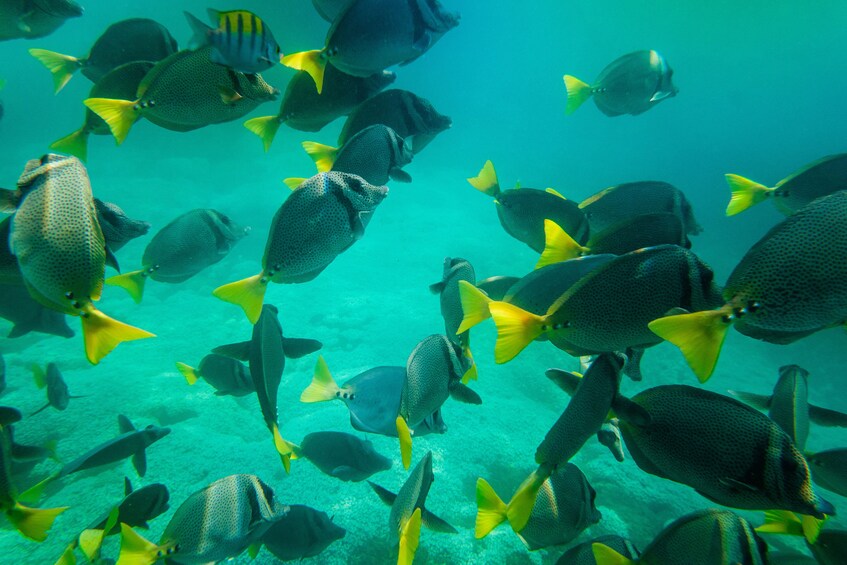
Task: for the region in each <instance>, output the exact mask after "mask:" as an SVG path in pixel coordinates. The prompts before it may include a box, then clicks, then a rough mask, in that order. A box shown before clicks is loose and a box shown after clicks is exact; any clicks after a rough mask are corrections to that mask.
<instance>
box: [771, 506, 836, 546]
mask: <svg viewBox="0 0 847 565" xmlns="http://www.w3.org/2000/svg"><path fill="white" fill-rule="evenodd" d="M825 522H826V518H824V519H823V520H819V519H817V518H815V517H814V516H808V515H805V514H801V515H800V516H798V515H797V514H795V513H794V512H791V511H789V510H766V511H765V523H764V524H762V525H761V526H759V527H758V528H756V531H757V532H758V533H760V534H786V535H790V536H803V537H805V538H806V541H808V542H809V543H810V544H814V543H815V542H816V541H818V536H819V535H820V533H821V529H822V528H823V525H824V523H825Z"/></svg>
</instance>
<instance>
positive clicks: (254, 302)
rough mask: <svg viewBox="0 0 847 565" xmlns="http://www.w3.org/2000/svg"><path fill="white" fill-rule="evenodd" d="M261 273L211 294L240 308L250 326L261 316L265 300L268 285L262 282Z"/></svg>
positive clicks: (217, 289) (222, 287) (220, 288)
mask: <svg viewBox="0 0 847 565" xmlns="http://www.w3.org/2000/svg"><path fill="white" fill-rule="evenodd" d="M262 279H263V275H262V273H259V274H258V275H255V276H252V277H247V278H246V279H242V280H240V281H235V282H232V283H229V284H225V285H223V286H219V287H218V288H216V289H215V290H213V291H212V294H213V295H214V296H216V297H218V298H220V299H221V300H223V301H224V302H230V303H232V304H236V305H237V306H240V307H241V309H242V310H244V313H245V314H247V319H248V320H250V323H251V324H255V323H256V322H258V321H259V316H260V315H261V314H262V302H264V300H265V290H267V287H268V283H267V282H264V281H263V280H262Z"/></svg>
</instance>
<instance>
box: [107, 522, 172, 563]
mask: <svg viewBox="0 0 847 565" xmlns="http://www.w3.org/2000/svg"><path fill="white" fill-rule="evenodd" d="M160 551H162V548H160V547H159V546H158V545H156V544H155V543H152V542H150V541H147V540H146V539H144V538H143V537H141V536H140V535H139V534H138V533H137V532H136V531H135V530H133V529H132V528H130V527H129V526H128V525H126V524H124V523H123V522H121V552H120V554H119V555H118V562H119V563H120V564H121V565H152V564H153V563H155V562H156V561H158V559H159V555H158V554H159V552H160Z"/></svg>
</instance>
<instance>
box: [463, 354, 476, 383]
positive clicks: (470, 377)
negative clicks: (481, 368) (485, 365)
mask: <svg viewBox="0 0 847 565" xmlns="http://www.w3.org/2000/svg"><path fill="white" fill-rule="evenodd" d="M462 352H463V353H464V355H465V358H466V359H467V360H468V361H470V362H471V366H470V367H468V370H467V371H465V374H464V375H462V384H463V385H466V384H468V383H469V382H470V381H475V380H477V379H479V373H478V372H477V368H476V361H474V358H473V353H471V348H470V347H465V348H464V349H463V350H462Z"/></svg>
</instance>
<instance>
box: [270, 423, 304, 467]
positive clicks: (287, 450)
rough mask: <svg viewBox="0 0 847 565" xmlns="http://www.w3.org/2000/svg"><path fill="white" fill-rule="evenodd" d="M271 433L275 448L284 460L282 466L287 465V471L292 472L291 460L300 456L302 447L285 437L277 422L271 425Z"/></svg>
mask: <svg viewBox="0 0 847 565" xmlns="http://www.w3.org/2000/svg"><path fill="white" fill-rule="evenodd" d="M271 434H272V435H273V438H274V448H275V449H276V452H277V453H279V457H280V459H281V460H282V466H283V467H285V472H286V473H290V472H291V460H292V459H297V458H298V456H299V455H298V454H299V453H300V447H299V446H298V445H295V444H293V443H291V442H290V441H288V440H287V439H285V438H283V437H282V434H280V433H279V426H278V425H276V423H274V424H273V425H272V426H271Z"/></svg>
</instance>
